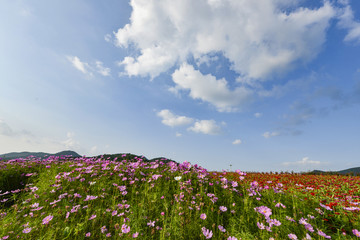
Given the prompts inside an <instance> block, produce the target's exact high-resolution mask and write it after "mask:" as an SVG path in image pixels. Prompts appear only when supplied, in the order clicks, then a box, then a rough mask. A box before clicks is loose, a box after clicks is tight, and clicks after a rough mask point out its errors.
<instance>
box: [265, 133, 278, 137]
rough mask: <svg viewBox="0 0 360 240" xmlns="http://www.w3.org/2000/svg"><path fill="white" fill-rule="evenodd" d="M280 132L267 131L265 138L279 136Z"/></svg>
mask: <svg viewBox="0 0 360 240" xmlns="http://www.w3.org/2000/svg"><path fill="white" fill-rule="evenodd" d="M279 135H280V133H279V132H265V133H264V134H263V137H264V138H271V137H275V136H279Z"/></svg>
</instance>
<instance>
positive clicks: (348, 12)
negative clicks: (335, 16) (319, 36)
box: [338, 1, 360, 43]
mask: <svg viewBox="0 0 360 240" xmlns="http://www.w3.org/2000/svg"><path fill="white" fill-rule="evenodd" d="M343 4H344V5H345V7H344V8H343V9H341V11H342V13H341V14H340V16H339V23H338V26H339V27H340V28H344V29H347V30H348V31H349V32H348V33H347V34H346V36H345V38H344V41H347V42H350V41H357V42H358V43H360V22H358V21H355V20H354V13H353V11H352V9H351V7H350V5H349V3H348V2H347V1H345V2H344V3H343Z"/></svg>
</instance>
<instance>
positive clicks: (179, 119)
mask: <svg viewBox="0 0 360 240" xmlns="http://www.w3.org/2000/svg"><path fill="white" fill-rule="evenodd" d="M157 115H158V116H159V117H161V118H162V121H161V122H162V123H163V124H165V125H168V126H170V127H175V126H182V125H189V124H191V123H192V122H193V121H194V120H193V119H192V118H189V117H185V116H177V115H175V114H173V113H172V112H171V111H170V110H168V109H163V110H161V111H160V112H158V113H157Z"/></svg>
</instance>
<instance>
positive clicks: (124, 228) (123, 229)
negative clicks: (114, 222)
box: [121, 223, 130, 233]
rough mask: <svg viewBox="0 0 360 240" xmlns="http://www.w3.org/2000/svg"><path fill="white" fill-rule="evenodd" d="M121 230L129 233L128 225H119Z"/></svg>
mask: <svg viewBox="0 0 360 240" xmlns="http://www.w3.org/2000/svg"><path fill="white" fill-rule="evenodd" d="M121 232H122V233H129V232H130V226H128V225H126V224H125V223H124V224H123V225H122V226H121Z"/></svg>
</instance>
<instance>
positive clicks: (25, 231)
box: [23, 227, 32, 233]
mask: <svg viewBox="0 0 360 240" xmlns="http://www.w3.org/2000/svg"><path fill="white" fill-rule="evenodd" d="M31 229H32V228H31V227H30V228H25V229H24V230H23V233H29V232H31Z"/></svg>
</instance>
